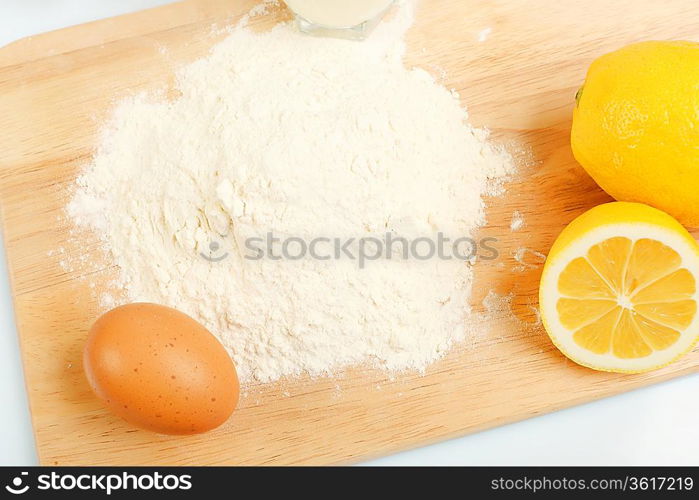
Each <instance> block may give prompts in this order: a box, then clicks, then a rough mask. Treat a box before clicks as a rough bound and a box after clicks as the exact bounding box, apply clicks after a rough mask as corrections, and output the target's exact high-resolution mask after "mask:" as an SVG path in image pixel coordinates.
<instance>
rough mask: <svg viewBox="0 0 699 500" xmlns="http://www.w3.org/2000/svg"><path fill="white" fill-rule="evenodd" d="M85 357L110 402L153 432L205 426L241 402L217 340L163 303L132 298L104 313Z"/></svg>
mask: <svg viewBox="0 0 699 500" xmlns="http://www.w3.org/2000/svg"><path fill="white" fill-rule="evenodd" d="M83 362H84V368H85V374H86V375H87V380H88V382H89V383H90V386H91V387H92V389H93V390H94V391H95V393H96V394H97V396H98V397H99V398H100V399H102V400H103V401H104V402H105V403H106V405H107V406H108V407H109V409H110V410H111V411H112V412H114V413H115V414H117V415H118V416H120V417H122V418H123V419H124V420H126V421H128V422H130V423H132V424H133V425H136V426H138V427H142V428H144V429H148V430H151V431H155V432H159V433H163V434H196V433H200V432H206V431H209V430H211V429H214V428H216V427H218V426H219V425H221V424H222V423H223V422H225V421H226V420H227V419H228V417H229V416H230V415H231V413H233V410H234V409H235V407H236V405H237V404H238V395H239V393H240V387H239V384H238V376H237V374H236V371H235V366H234V365H233V362H232V361H231V358H230V356H229V355H228V353H227V352H226V350H225V349H224V348H223V346H222V345H221V343H220V342H219V341H218V340H217V339H216V337H214V336H213V335H212V334H211V333H210V332H209V331H208V330H207V329H206V328H204V327H203V326H202V325H200V324H199V323H197V322H196V321H195V320H193V319H192V318H190V317H189V316H187V315H186V314H183V313H181V312H179V311H176V310H174V309H170V308H168V307H163V306H159V305H155V304H129V305H126V306H122V307H117V308H116V309H113V310H111V311H109V312H108V313H106V314H104V315H103V316H102V317H100V318H99V319H98V320H97V321H96V322H95V324H94V325H93V326H92V328H91V329H90V334H89V337H88V339H87V345H86V346H85V352H84V356H83Z"/></svg>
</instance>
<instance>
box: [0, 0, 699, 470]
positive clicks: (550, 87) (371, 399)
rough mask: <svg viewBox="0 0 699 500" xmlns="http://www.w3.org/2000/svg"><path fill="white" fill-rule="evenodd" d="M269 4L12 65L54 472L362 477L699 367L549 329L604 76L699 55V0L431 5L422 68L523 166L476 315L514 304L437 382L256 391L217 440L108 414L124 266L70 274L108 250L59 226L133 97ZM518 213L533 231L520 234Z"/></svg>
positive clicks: (158, 24) (18, 297)
mask: <svg viewBox="0 0 699 500" xmlns="http://www.w3.org/2000/svg"><path fill="white" fill-rule="evenodd" d="M255 3H256V2H255V1H251V0H248V1H242V0H225V1H222V0H192V1H187V2H182V3H177V4H172V5H168V6H165V7H161V8H157V9H153V10H148V11H144V12H140V13H137V14H132V15H128V16H123V17H118V18H115V19H109V20H105V21H99V22H96V23H91V24H87V25H83V26H78V27H74V28H69V29H65V30H61V31H58V32H54V33H49V34H45V35H41V36H38V37H33V38H30V39H26V40H21V41H19V42H16V43H14V44H12V45H10V46H8V47H6V48H4V49H2V50H0V131H1V133H0V199H1V201H2V215H3V228H4V235H5V244H6V246H7V254H8V259H9V268H10V274H11V280H12V288H13V292H14V301H15V311H16V317H17V325H18V328H19V333H20V337H21V349H22V354H23V359H24V366H25V373H26V380H27V390H28V392H29V397H30V403H31V412H32V419H33V423H34V430H35V433H36V442H37V446H38V448H39V457H40V459H41V462H42V463H43V464H47V465H69V464H93V465H107V464H134V465H138V464H329V463H346V462H352V461H357V460H359V459H364V458H368V457H372V456H377V455H381V454H386V453H390V452H395V451H398V450H402V449H406V448H409V447H413V446H417V445H421V444H425V443H429V442H434V441H437V440H441V439H446V438H449V437H453V436H457V435H462V434H465V433H468V432H474V431H478V430H482V429H486V428H489V427H493V426H496V425H501V424H504V423H507V422H513V421H516V420H520V419H523V418H527V417H531V416H534V415H538V414H541V413H545V412H550V411H554V410H557V409H560V408H564V407H568V406H572V405H575V404H579V403H582V402H586V401H590V400H593V399H597V398H601V397H604V396H609V395H612V394H617V393H620V392H623V391H628V390H630V389H633V388H636V387H640V386H643V385H648V384H651V383H655V382H658V381H661V380H667V379H670V378H673V377H677V376H679V375H683V374H687V373H692V372H697V369H698V368H699V351H698V350H695V351H694V352H693V353H691V354H690V355H688V356H687V357H685V358H684V359H683V360H681V361H680V362H678V363H676V364H674V365H672V366H670V367H668V368H666V369H664V370H661V371H658V372H655V373H651V374H645V375H614V374H605V373H597V372H594V371H591V370H587V369H584V368H581V367H578V366H577V365H574V364H573V363H571V362H569V361H567V360H566V358H564V357H563V356H562V355H561V354H560V353H559V352H557V351H556V350H555V349H554V348H553V347H552V345H551V344H550V343H549V341H548V340H547V337H546V335H545V334H544V332H543V331H542V329H541V327H540V326H539V325H538V323H537V319H536V318H537V316H536V306H537V299H536V290H537V284H538V279H539V274H540V271H541V254H543V253H546V251H547V249H548V248H549V246H550V245H551V243H552V241H553V239H554V238H555V236H556V235H557V234H558V233H559V231H560V230H561V229H562V228H563V226H564V225H565V224H566V223H568V222H569V221H570V220H572V219H573V218H574V217H575V216H576V215H578V214H580V213H581V212H582V211H584V210H586V209H587V208H590V207H592V206H594V205H596V204H599V203H602V202H605V201H608V197H607V196H606V195H605V194H604V193H603V192H601V191H600V189H599V188H597V187H596V186H595V184H594V183H593V182H592V181H591V180H590V178H589V177H588V176H587V175H586V174H585V172H584V171H583V170H582V169H581V168H580V167H579V166H578V165H577V164H576V163H575V161H574V160H573V157H572V155H571V151H570V148H569V143H568V142H569V141H568V134H569V129H570V119H571V112H572V106H573V96H574V95H575V91H576V89H577V88H578V86H579V85H580V83H581V82H582V80H583V78H584V75H585V71H586V68H587V66H588V65H589V63H590V62H591V61H592V60H593V59H594V58H595V57H597V56H599V55H601V54H602V53H604V52H606V51H609V50H613V49H615V48H618V47H620V46H623V45H625V44H628V43H631V42H636V41H639V40H645V39H693V40H699V9H697V8H696V1H695V0H641V1H639V0H617V1H615V2H609V1H608V0H588V1H586V2H578V1H576V0H564V1H561V0H539V1H537V2H531V1H529V0H487V1H486V0H469V1H466V0H423V1H422V3H421V6H420V9H419V13H418V20H417V22H416V24H415V26H414V28H413V29H412V30H411V31H410V33H409V37H408V39H409V45H410V47H411V50H410V51H409V56H408V64H410V65H419V66H421V67H424V68H426V69H428V70H429V71H431V72H433V73H434V74H435V75H440V74H441V72H442V70H444V71H445V76H444V83H445V85H447V86H449V87H453V88H456V89H457V90H458V91H459V92H460V93H461V95H462V98H463V100H464V104H466V105H468V108H469V110H470V114H471V120H472V121H473V122H474V123H475V124H477V125H484V126H487V127H489V128H491V129H492V130H493V133H494V137H495V138H496V139H497V140H499V141H502V142H504V143H506V144H508V145H509V146H510V147H511V148H512V149H513V151H515V152H516V153H517V155H518V158H519V161H520V174H519V175H518V176H517V178H516V179H514V180H513V182H512V183H510V185H509V186H508V192H507V194H506V195H505V196H503V197H501V198H495V199H492V200H491V202H490V208H489V224H488V226H487V227H486V228H484V229H483V230H482V234H483V235H484V236H492V237H496V238H498V240H499V243H498V245H499V246H498V248H499V250H500V258H499V259H497V260H496V261H489V262H482V263H479V264H478V265H477V266H476V286H475V292H474V296H473V300H472V301H473V306H474V308H475V309H476V310H478V311H483V310H484V306H483V299H484V298H486V296H487V295H488V294H489V292H491V291H493V292H494V293H495V294H499V295H496V296H494V295H491V296H490V298H489V299H488V300H486V303H487V304H488V305H489V307H490V319H489V320H487V321H485V322H484V323H483V325H482V326H481V333H480V334H478V335H476V336H474V337H473V338H472V339H470V340H469V341H468V342H467V343H466V344H465V345H463V346H461V347H459V348H458V349H457V350H455V351H454V352H453V353H452V354H451V355H450V356H449V357H448V358H447V359H445V360H443V361H442V362H440V363H437V364H436V365H435V366H433V367H431V368H430V369H429V371H428V373H427V374H426V375H425V376H418V375H414V374H408V375H404V376H400V377H398V378H396V379H395V380H391V379H388V378H387V377H386V376H385V374H382V373H378V372H375V371H371V370H366V369H354V370H349V371H348V372H347V373H346V374H345V375H344V376H343V377H341V378H339V379H321V380H297V381H286V382H283V383H279V384H274V385H270V386H263V387H250V388H248V389H247V393H246V395H245V396H244V397H243V399H242V401H241V405H240V408H239V410H238V411H237V413H236V414H235V416H234V418H232V419H231V420H230V421H229V422H228V423H227V424H226V425H225V426H224V427H222V428H220V429H218V430H216V431H214V432H212V433H209V434H206V435H201V436H193V437H167V436H159V435H154V434H151V433H148V432H143V431H140V430H136V429H134V428H132V427H130V426H129V425H127V424H125V423H124V422H122V421H120V420H119V419H117V418H115V417H113V416H111V415H110V414H109V413H107V412H106V411H105V410H104V409H103V408H102V407H101V406H100V403H99V402H98V401H97V400H96V399H95V398H94V397H93V396H92V394H91V393H90V390H89V388H88V387H87V384H86V382H85V380H84V378H83V374H82V367H81V349H82V346H83V343H84V341H85V337H86V331H87V329H88V327H89V326H90V324H91V322H92V321H93V320H94V319H95V317H96V314H97V313H98V306H97V304H96V302H95V300H94V299H93V294H92V293H91V292H90V289H89V286H88V283H89V282H90V281H93V282H94V281H97V282H98V283H99V282H104V283H106V280H107V279H108V277H109V276H110V274H111V273H112V272H113V269H112V268H110V267H109V266H106V265H105V264H104V263H100V262H98V261H92V260H88V261H86V262H85V263H84V265H82V266H77V268H75V269H72V270H70V271H66V270H64V269H63V267H62V266H61V264H60V262H61V260H62V259H63V258H64V255H65V254H72V255H82V254H89V253H90V251H91V250H92V249H94V248H95V247H96V241H95V239H94V237H90V236H87V237H85V238H84V239H83V240H82V241H81V243H80V245H79V247H78V245H76V244H75V242H73V241H71V239H70V238H69V231H70V227H69V225H68V223H66V222H64V221H62V219H61V214H62V210H63V207H64V205H65V203H66V201H67V200H68V197H69V191H70V187H71V183H72V182H73V181H74V179H75V177H76V174H77V172H78V170H79V168H80V166H81V165H83V164H84V163H85V162H87V161H88V160H89V158H90V155H91V150H92V147H93V146H94V145H95V141H96V132H97V131H98V127H99V123H100V120H101V119H103V118H104V117H105V116H106V114H107V112H108V110H109V108H110V106H111V104H112V103H113V102H114V100H115V99H117V98H119V97H120V96H124V95H126V94H128V93H131V92H133V91H134V90H141V89H150V88H157V87H161V86H164V85H167V84H168V83H169V82H170V80H171V76H172V71H173V68H176V67H177V66H178V65H179V64H182V63H184V62H186V61H190V60H193V59H195V58H197V57H200V56H202V55H203V54H205V53H206V51H207V49H208V48H209V47H210V46H211V45H212V44H213V43H215V42H216V41H217V40H219V39H220V38H221V36H222V35H221V34H220V32H219V34H216V30H215V29H213V30H212V25H214V24H215V25H217V26H218V27H219V28H221V27H225V26H228V25H230V24H231V23H233V22H235V21H236V20H237V19H238V18H239V17H240V16H241V15H242V14H243V13H244V12H247V11H248V10H249V9H250V8H251V7H252V6H253V5H254V4H255ZM287 17H288V14H287V13H286V12H285V11H284V9H281V8H280V9H276V10H275V11H274V12H273V13H272V14H270V15H267V16H264V17H257V18H254V19H252V21H251V24H252V25H253V27H254V28H255V29H267V28H268V27H269V26H271V25H272V24H274V23H275V22H278V21H279V20H280V19H286V18H287ZM487 28H490V29H491V30H492V31H491V32H490V34H489V36H487V39H486V40H485V41H479V37H480V36H481V34H486V33H487V32H486V31H483V30H485V29H487ZM483 37H485V35H484V36H483ZM319 43H322V42H321V41H319ZM163 48H165V49H167V50H163ZM261 57H263V55H261ZM515 211H519V212H520V213H521V214H522V216H523V218H524V220H525V224H526V225H525V227H524V228H523V229H522V230H520V231H515V232H513V231H511V229H510V222H511V220H512V217H513V213H514V212H515ZM61 248H62V249H64V250H63V253H62V252H61V251H60V250H59V249H61ZM85 276H89V278H90V279H89V280H86V279H84V278H85ZM494 297H495V298H496V300H493V298H494ZM497 297H499V298H497Z"/></svg>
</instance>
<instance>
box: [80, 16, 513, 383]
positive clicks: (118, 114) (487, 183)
mask: <svg viewBox="0 0 699 500" xmlns="http://www.w3.org/2000/svg"><path fill="white" fill-rule="evenodd" d="M411 21H412V6H411V5H410V4H408V5H407V6H404V7H402V8H401V10H400V12H399V13H398V15H397V16H395V18H393V19H392V20H391V21H389V22H386V23H384V24H383V25H382V26H380V27H379V29H378V30H377V31H376V32H375V33H374V34H373V35H372V36H371V38H370V39H369V40H368V41H366V42H362V43H359V42H351V41H343V40H332V39H319V38H313V37H308V36H305V35H302V34H299V33H297V32H296V31H295V29H294V27H293V26H291V25H286V24H284V25H279V26H277V27H276V28H274V29H273V30H272V31H270V32H268V33H263V34H256V33H253V32H252V31H250V30H248V29H246V28H245V27H244V26H239V27H237V28H235V29H233V30H232V31H231V33H230V36H229V37H228V38H227V39H226V40H225V41H223V42H222V43H221V44H219V45H217V46H216V47H215V48H214V49H213V51H212V52H211V54H210V55H209V56H208V57H206V58H205V59H202V60H199V61H197V62H195V63H193V64H191V65H189V66H187V67H185V68H183V69H182V70H181V71H179V73H178V78H177V87H178V90H179V91H180V92H181V97H178V98H177V99H176V100H167V99H165V98H162V97H158V96H153V95H138V96H135V97H133V98H129V99H126V100H125V101H123V102H120V103H119V104H118V106H117V107H116V109H115V111H114V113H113V117H112V118H111V120H110V122H109V123H107V124H106V125H105V126H104V130H103V135H102V139H101V143H100V145H99V147H98V149H97V151H96V153H95V156H94V159H93V161H92V163H91V164H90V165H88V166H87V167H86V169H85V171H84V173H83V175H82V176H81V177H80V178H79V181H78V186H77V189H76V193H75V196H74V199H73V200H72V202H71V204H70V206H69V214H70V216H71V217H72V218H73V220H74V221H75V222H76V223H77V224H78V225H80V226H83V227H87V228H89V229H91V230H92V231H94V232H96V233H97V234H98V235H99V236H100V238H101V240H102V241H103V242H104V247H105V251H106V252H107V255H108V258H109V259H110V261H112V262H114V263H115V264H116V265H117V266H118V268H119V269H120V278H119V282H118V283H116V284H115V289H118V290H123V294H122V295H120V296H118V298H117V299H116V303H123V302H132V301H147V302H155V303H160V304H163V305H168V306H171V307H174V308H177V309H180V310H182V311H183V312H186V313H188V314H190V315H191V316H193V317H194V318H196V319H198V320H200V321H201V322H202V323H203V324H205V325H206V326H207V327H208V328H209V329H210V330H211V331H212V332H213V333H214V334H216V335H217V336H218V337H219V338H220V339H221V341H222V342H223V343H224V344H225V346H226V347H227V349H228V350H229V352H230V354H231V356H232V357H233V358H234V360H235V362H236V365H237V368H238V373H239V375H240V378H241V380H243V381H248V382H249V381H253V380H258V381H262V382H268V381H273V380H276V379H279V378H280V377H283V376H295V375H299V374H302V373H310V374H311V375H324V374H332V373H335V372H337V371H338V370H341V369H342V368H343V367H346V366H348V365H355V364H363V363H370V364H374V365H377V366H380V367H382V368H385V369H387V370H391V371H397V370H405V369H417V370H423V369H424V368H425V367H426V366H427V365H428V364H430V363H431V362H433V361H435V360H437V359H438V358H440V357H441V356H443V355H444V354H445V353H446V352H447V351H448V350H449V349H450V347H451V346H452V345H454V344H455V343H457V342H459V341H461V340H463V339H464V338H465V335H466V332H467V330H468V328H467V324H468V314H469V311H468V307H467V302H468V298H469V294H470V285H471V270H470V267H469V265H468V264H466V263H464V262H463V261H461V260H458V259H452V260H439V259H437V258H434V259H431V260H429V261H418V260H415V259H409V260H402V259H392V260H386V259H384V260H377V261H373V262H370V263H369V264H368V265H367V266H366V267H365V268H364V269H360V267H359V266H358V263H357V262H356V261H352V260H349V259H344V260H334V259H333V260H328V261H325V260H314V259H311V258H305V259H302V260H296V261H290V260H282V261H276V260H271V259H261V260H249V259H246V258H245V257H244V256H245V255H246V254H248V253H249V252H247V251H246V248H245V246H244V242H246V239H247V238H250V237H253V236H262V237H264V235H266V234H267V233H268V232H269V231H274V232H275V233H276V234H278V235H284V236H294V237H301V238H305V239H310V238H313V237H331V238H333V237H341V238H353V237H362V236H367V235H377V236H379V237H382V236H383V235H384V234H385V233H386V232H387V231H391V232H393V233H394V234H397V235H400V236H402V237H405V238H416V237H422V236H432V235H434V234H436V233H437V232H439V231H442V232H444V233H445V234H447V235H450V236H453V237H460V236H468V235H470V234H471V232H472V230H473V229H474V228H475V227H477V226H478V225H480V224H482V223H483V222H484V202H483V200H482V196H484V195H485V194H487V193H488V192H490V191H491V190H492V189H493V186H494V182H496V181H497V179H501V178H502V177H503V176H504V175H506V174H508V173H509V172H511V170H512V160H511V157H510V156H509V155H507V154H506V153H504V152H502V151H500V150H498V149H497V148H494V147H492V146H490V145H489V144H488V143H487V141H486V139H487V134H486V133H485V132H484V131H482V130H475V129H473V128H471V127H470V126H469V124H468V123H467V114H466V112H465V111H464V110H463V109H462V108H461V107H460V105H459V100H458V97H457V96H455V95H453V94H452V93H451V92H450V91H449V90H447V89H445V88H443V87H441V86H439V85H438V84H436V83H435V81H434V80H433V78H431V77H430V76H429V75H428V73H426V72H425V71H422V70H420V69H410V70H409V69H406V68H405V67H404V66H403V63H402V57H403V52H404V42H403V35H404V33H405V31H406V30H407V29H408V28H409V26H410V24H411ZM205 257H207V258H205ZM219 257H220V258H221V260H220V261H215V260H218V259H219Z"/></svg>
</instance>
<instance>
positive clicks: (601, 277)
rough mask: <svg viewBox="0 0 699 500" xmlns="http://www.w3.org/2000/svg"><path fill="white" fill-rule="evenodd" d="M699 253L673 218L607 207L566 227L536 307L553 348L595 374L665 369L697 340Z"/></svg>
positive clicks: (639, 208) (620, 205)
mask: <svg viewBox="0 0 699 500" xmlns="http://www.w3.org/2000/svg"><path fill="white" fill-rule="evenodd" d="M698 277H699V246H698V245H697V243H696V242H695V240H694V238H692V236H691V235H690V234H689V233H688V232H687V230H686V229H684V227H682V226H681V225H680V224H679V222H677V221H676V220H675V219H674V218H672V217H671V216H669V215H667V214H665V213H664V212H661V211H659V210H656V209H654V208H651V207H649V206H647V205H643V204H639V203H624V202H617V203H608V204H606V205H600V206H598V207H595V208H593V209H592V210H590V211H588V212H586V213H584V214H583V215H581V216H580V217H578V218H577V219H575V220H574V221H573V222H572V223H571V224H570V225H569V226H568V227H566V228H565V229H564V230H563V232H562V233H561V235H560V236H559V237H558V239H557V240H556V242H555V243H554V245H553V247H552V248H551V251H550V253H549V256H548V259H547V262H546V265H545V266H544V271H543V275H542V278H541V285H540V289H539V301H540V308H541V317H542V321H543V324H544V327H545V328H546V331H547V332H548V334H549V336H550V337H551V340H552V341H553V343H554V344H555V345H556V346H557V347H558V348H559V349H560V350H561V351H562V352H563V353H564V354H565V355H566V356H567V357H569V358H570V359H572V360H573V361H575V362H576V363H578V364H581V365H583V366H587V367H590V368H593V369H596V370H603V371H611V372H622V373H638V372H645V371H650V370H654V369H657V368H660V367H662V366H665V365H667V364H669V363H671V362H673V361H675V360H676V359H677V358H679V357H680V356H682V355H683V354H684V353H686V352H687V351H689V350H690V349H691V348H692V346H693V345H694V343H695V342H696V340H697V332H699V315H697V303H698V302H699V295H698V294H697V278H698Z"/></svg>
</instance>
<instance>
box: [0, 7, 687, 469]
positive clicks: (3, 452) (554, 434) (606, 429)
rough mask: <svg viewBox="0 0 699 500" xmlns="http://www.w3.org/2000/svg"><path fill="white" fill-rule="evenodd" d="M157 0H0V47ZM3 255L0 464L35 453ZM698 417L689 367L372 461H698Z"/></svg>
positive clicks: (32, 459)
mask: <svg viewBox="0 0 699 500" xmlns="http://www.w3.org/2000/svg"><path fill="white" fill-rule="evenodd" d="M230 1H231V2H234V1H236V0H230ZM473 1H485V0H473ZM164 3H168V1H167V0H97V1H95V0H0V46H2V45H5V44H7V43H9V42H11V41H13V40H15V39H18V38H21V37H25V36H29V35H33V34H37V33H41V32H43V31H48V30H52V29H57V28H61V27H65V26H69V25H73V24H78V23H82V22H86V21H91V20H94V19H99V18H103V17H109V16H113V15H117V14H122V13H126V12H130V11H134V10H139V9H144V8H148V7H154V6H157V5H161V4H164ZM639 8H642V4H641V6H639ZM0 133H2V131H0ZM5 262H6V261H5V254H4V247H2V245H0V408H1V409H0V465H30V464H35V463H36V460H37V459H36V453H35V451H34V440H33V437H32V431H31V425H30V422H29V412H28V409H27V399H26V394H25V390H24V381H23V378H22V369H21V363H20V357H19V351H18V346H17V337H16V330H15V326H14V318H13V312H12V302H11V296H10V292H9V285H8V278H7V266H6V265H5ZM454 396H455V397H458V395H454ZM698 416H699V375H693V376H689V377H685V378H683V379H679V380H675V381H672V382H668V383H664V384H660V385H657V386H654V387H651V388H647V389H641V390H637V391H634V392H631V393H628V394H625V395H622V396H617V397H614V398H610V399H606V400H603V401H599V402H596V403H591V404H587V405H583V406H580V407H577V408H574V409H570V410H564V411H560V412H557V413H554V414H550V415H545V416H542V417H538V418H535V419H531V420H528V421H526V422H521V423H518V424H513V425H509V426H505V427H501V428H499V429H494V430H491V431H487V432H483V433H480V434H476V435H472V436H468V437H465V438H461V439H455V440H452V441H448V442H445V443H442V444H438V445H434V446H430V447H427V448H421V449H418V450H413V451H409V452H405V453H401V454H399V455H394V456H391V457H387V458H383V459H380V460H377V461H373V462H371V463H372V464H378V465H440V464H441V465H447V464H448V465H458V464H462V465H636V464H639V465H660V464H664V465H699V424H697V421H698Z"/></svg>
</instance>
